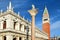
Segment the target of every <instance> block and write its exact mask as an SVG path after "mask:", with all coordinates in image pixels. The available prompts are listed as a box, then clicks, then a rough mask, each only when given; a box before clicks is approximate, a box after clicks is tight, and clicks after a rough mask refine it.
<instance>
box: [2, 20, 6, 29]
mask: <svg viewBox="0 0 60 40" xmlns="http://www.w3.org/2000/svg"><path fill="white" fill-rule="evenodd" d="M3 29H6V21H4V23H3Z"/></svg>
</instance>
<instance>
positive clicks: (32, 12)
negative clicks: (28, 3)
mask: <svg viewBox="0 0 60 40" xmlns="http://www.w3.org/2000/svg"><path fill="white" fill-rule="evenodd" d="M28 12H29V13H30V14H31V16H35V15H36V14H37V12H38V11H37V9H36V8H35V6H34V5H32V9H31V10H28Z"/></svg>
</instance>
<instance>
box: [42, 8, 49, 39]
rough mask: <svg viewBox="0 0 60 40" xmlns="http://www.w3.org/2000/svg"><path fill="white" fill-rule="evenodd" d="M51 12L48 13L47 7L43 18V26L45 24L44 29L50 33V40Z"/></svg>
mask: <svg viewBox="0 0 60 40" xmlns="http://www.w3.org/2000/svg"><path fill="white" fill-rule="evenodd" d="M49 21H50V20H49V14H48V10H47V8H46V7H45V9H44V13H43V19H42V22H43V23H42V24H43V25H42V26H43V28H42V29H43V31H44V32H46V33H47V34H48V40H50V22H49Z"/></svg>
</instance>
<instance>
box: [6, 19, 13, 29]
mask: <svg viewBox="0 0 60 40" xmlns="http://www.w3.org/2000/svg"><path fill="white" fill-rule="evenodd" d="M13 25H14V24H13V20H11V19H7V20H6V28H7V29H13V28H14V27H13Z"/></svg>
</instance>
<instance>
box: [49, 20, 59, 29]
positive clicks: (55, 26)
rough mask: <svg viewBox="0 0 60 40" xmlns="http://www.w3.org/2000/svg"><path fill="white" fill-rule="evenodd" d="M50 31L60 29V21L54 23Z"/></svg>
mask: <svg viewBox="0 0 60 40" xmlns="http://www.w3.org/2000/svg"><path fill="white" fill-rule="evenodd" d="M50 27H51V30H56V29H58V28H60V21H56V22H54V23H53V24H51V26H50Z"/></svg>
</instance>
